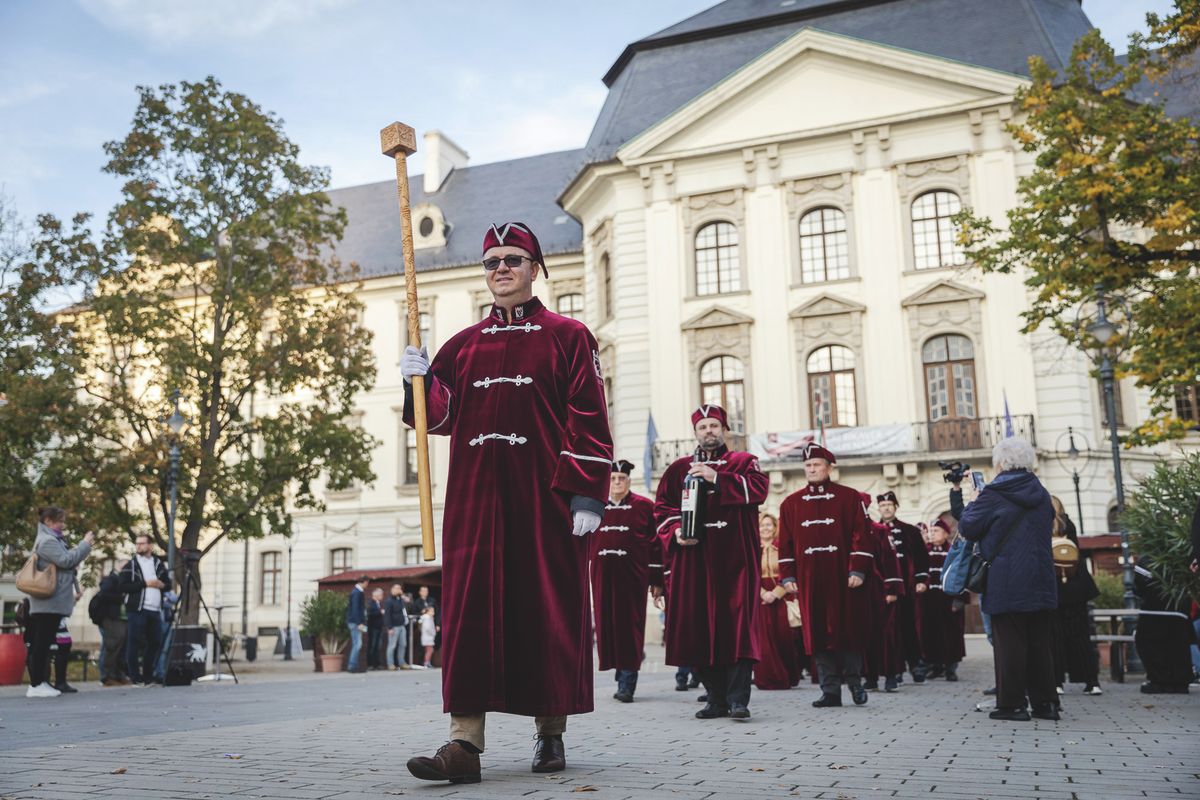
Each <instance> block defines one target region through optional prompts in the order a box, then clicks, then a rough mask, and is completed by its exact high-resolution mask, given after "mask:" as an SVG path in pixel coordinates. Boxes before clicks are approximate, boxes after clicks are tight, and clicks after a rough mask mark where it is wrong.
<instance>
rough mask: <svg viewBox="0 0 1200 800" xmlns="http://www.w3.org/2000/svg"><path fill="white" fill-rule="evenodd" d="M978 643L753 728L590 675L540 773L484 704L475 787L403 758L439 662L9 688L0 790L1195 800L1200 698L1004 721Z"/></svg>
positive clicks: (767, 710) (755, 707) (422, 726)
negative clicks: (31, 692)
mask: <svg viewBox="0 0 1200 800" xmlns="http://www.w3.org/2000/svg"><path fill="white" fill-rule="evenodd" d="M971 645H972V646H971V652H972V657H970V658H968V660H967V662H965V663H964V665H963V668H962V669H961V671H960V674H961V677H962V680H961V681H960V682H959V683H957V684H954V683H946V682H945V681H933V682H930V683H927V684H925V685H923V686H913V685H911V684H905V685H904V686H903V688H902V690H901V691H900V692H899V693H897V694H892V695H885V694H872V695H871V699H870V702H869V703H868V704H867V705H866V706H865V707H861V708H856V707H853V706H850V707H847V708H841V709H823V710H818V709H814V708H812V707H811V705H810V703H811V702H812V701H813V700H814V699H816V697H817V696H818V693H817V689H816V688H815V687H814V686H812V685H810V684H808V683H805V684H804V685H803V686H801V687H800V688H798V689H793V690H790V691H785V692H760V691H757V690H756V691H755V692H754V695H753V697H752V699H751V711H752V712H753V714H754V718H753V720H751V721H750V722H748V723H737V722H733V721H731V720H728V719H722V720H712V721H700V720H696V719H694V718H693V717H692V715H693V713H694V712H695V711H696V709H698V708H699V707H700V706H699V704H698V703H697V702H696V700H695V698H696V694H697V693H696V692H687V693H683V692H676V691H674V690H673V678H672V675H671V674H670V673H669V672H668V671H666V670H665V669H662V668H661V667H659V668H658V670H657V671H654V672H650V673H646V672H643V675H642V678H641V682H640V685H639V687H638V694H637V701H636V702H635V703H634V704H632V705H625V704H621V703H617V702H616V701H614V700H612V699H611V694H612V692H613V690H614V686H613V683H612V673H606V674H602V675H598V676H597V689H596V697H597V710H596V712H595V713H593V714H588V715H584V716H579V717H573V718H572V719H571V722H570V726H569V728H568V731H567V734H566V737H565V741H566V745H567V762H568V769H567V771H566V772H564V773H560V774H558V775H550V776H539V775H534V774H532V773H531V772H530V771H529V758H530V755H531V753H532V745H533V741H532V733H533V729H532V721H531V720H528V719H526V718H522V717H512V716H506V715H492V716H490V717H489V720H488V731H487V735H488V752H487V753H486V754H485V755H484V756H483V764H484V773H483V783H482V784H478V785H474V786H451V785H445V784H431V783H424V782H421V781H417V780H415V779H413V778H412V777H410V776H409V775H408V772H407V770H405V768H404V762H405V760H407V759H408V757H409V756H410V755H413V754H432V751H433V750H434V749H435V748H436V747H437V746H438V745H440V744H441V743H442V742H443V741H444V739H445V736H446V727H447V720H446V718H445V717H443V715H442V713H441V701H440V692H439V685H440V673H438V672H396V673H392V672H377V673H368V674H365V675H347V674H342V675H328V676H327V675H313V674H311V673H304V672H299V671H296V672H293V673H292V674H291V675H290V676H288V677H284V678H281V677H279V676H278V675H271V676H268V675H264V676H259V675H248V676H247V677H246V678H245V680H244V681H243V683H242V684H241V685H238V686H234V685H232V684H230V683H226V682H223V683H221V684H219V685H213V684H197V685H194V686H192V687H188V688H148V689H98V688H85V689H84V690H83V691H81V692H80V693H79V694H77V695H72V696H65V697H62V698H58V699H55V700H26V699H25V698H24V696H23V688H22V689H19V688H18V687H5V688H0V798H22V799H24V798H29V799H30V800H34V799H35V798H36V799H38V800H71V799H77V798H99V797H105V798H130V799H131V800H140V799H141V798H145V799H146V800H151V799H153V800H160V799H161V800H173V799H174V798H189V799H194V798H214V799H215V798H225V797H237V798H243V797H262V798H298V799H305V800H306V799H308V798H311V799H312V800H319V799H321V798H331V799H332V798H337V799H338V800H369V799H370V798H390V797H397V796H408V797H454V798H482V797H488V798H494V797H500V798H503V797H514V798H515V797H527V798H535V799H536V800H542V798H567V797H577V796H580V795H583V796H586V797H595V798H598V800H610V799H611V800H617V799H618V798H649V797H653V798H659V799H665V798H677V799H678V800H702V799H703V798H742V797H748V798H756V800H757V799H758V798H775V797H812V798H843V799H849V798H883V797H922V798H925V797H933V798H1001V799H1002V798H1022V800H1033V798H1048V799H1051V800H1076V799H1077V800H1094V799H1095V798H1121V799H1122V800H1125V799H1126V798H1138V797H1148V798H1168V797H1169V798H1184V797H1200V696H1198V695H1200V692H1198V693H1193V694H1192V695H1190V696H1187V697H1183V696H1150V695H1142V694H1139V693H1138V692H1137V685H1136V684H1135V683H1130V684H1125V685H1120V686H1118V685H1107V684H1106V685H1105V687H1104V688H1105V694H1104V695H1103V696H1102V697H1085V696H1082V695H1079V694H1078V691H1079V687H1069V688H1070V690H1071V691H1069V693H1068V694H1067V695H1066V696H1065V697H1064V706H1065V712H1066V713H1065V716H1064V719H1063V721H1062V722H1059V723H1057V724H1056V723H1050V722H1037V721H1035V722H1031V723H1013V722H993V721H992V720H989V719H988V718H987V715H986V713H981V712H977V711H976V710H975V704H976V703H977V702H979V701H980V700H982V699H983V698H982V696H981V695H980V690H981V689H982V688H984V687H985V686H987V685H989V684H990V682H991V680H990V679H991V660H990V654H989V653H988V652H987V650H986V644H985V643H981V642H972V643H971ZM655 649H657V648H655ZM657 657H658V658H659V659H660V660H661V653H659V654H657ZM303 668H304V667H303V665H301V666H300V667H299V669H303ZM93 687H94V685H93ZM846 700H847V702H849V697H848V696H847V698H846Z"/></svg>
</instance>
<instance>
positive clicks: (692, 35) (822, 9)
mask: <svg viewBox="0 0 1200 800" xmlns="http://www.w3.org/2000/svg"><path fill="white" fill-rule="evenodd" d="M734 1H735V0H725V3H730V2H734ZM899 1H900V0H828V2H825V3H823V4H821V5H818V6H809V7H804V8H794V9H789V10H784V11H780V12H779V13H777V14H767V15H764V16H761V17H749V18H746V19H741V20H738V21H736V22H726V23H721V24H717V25H713V26H712V27H708V28H700V29H697V30H694V31H683V32H681V33H677V34H672V35H670V36H663V37H661V38H655V37H656V36H658V34H659V33H662V31H667V30H670V29H671V28H675V27H678V26H679V25H681V24H683V23H684V22H687V20H689V19H695V18H696V17H699V16H701V15H703V14H706V13H708V12H709V11H712V10H713V9H714V8H718V7H719V6H722V5H724V4H725V3H717V4H716V5H713V6H709V7H708V8H706V9H704V10H703V11H700V12H698V13H696V14H693V15H692V16H690V17H688V18H687V19H684V20H681V21H680V22H677V23H675V24H674V25H669V26H667V27H666V28H663V29H662V31H658V32H656V33H652V34H650V35H649V36H646V37H643V38H641V39H638V40H637V41H635V42H633V43H631V44H628V45H626V46H625V49H624V50H622V51H621V54H620V55H619V56H617V60H616V61H614V62H613V65H612V66H611V67H609V68H608V71H607V72H605V73H604V78H603V81H604V85H605V86H607V87H609V88H610V89H611V88H612V85H613V83H615V82H616V80H617V78H618V77H620V75H621V73H622V72H623V71H624V69H625V67H626V66H628V64H629V62H630V61H631V60H632V59H633V57H634V55H636V54H637V53H638V52H640V51H643V50H656V49H658V48H660V47H670V46H672V45H677V44H683V43H685V42H695V41H701V40H703V39H715V38H718V37H721V36H728V35H730V34H734V33H743V32H745V31H752V30H757V29H759V28H769V27H772V26H775V25H782V24H785V23H788V22H795V21H800V20H803V19H806V18H810V17H824V16H827V15H829V14H835V13H841V12H844V11H853V10H854V9H857V8H867V7H870V6H880V5H887V4H889V3H895V2H899Z"/></svg>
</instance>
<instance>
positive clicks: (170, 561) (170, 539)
mask: <svg viewBox="0 0 1200 800" xmlns="http://www.w3.org/2000/svg"><path fill="white" fill-rule="evenodd" d="M171 402H172V404H173V405H174V411H173V413H172V414H171V416H170V417H169V418H168V419H167V429H168V430H170V431H171V449H170V451H169V461H168V467H167V490H168V492H169V493H170V503H171V504H170V507H169V509H168V511H167V571H168V572H169V573H170V576H171V586H170V587H169V588H170V589H174V588H175V514H176V511H177V510H178V507H179V437H180V436H182V435H183V430H184V428H186V427H187V418H186V417H184V416H183V414H180V413H179V390H178V389H176V390H175V391H173V392H171Z"/></svg>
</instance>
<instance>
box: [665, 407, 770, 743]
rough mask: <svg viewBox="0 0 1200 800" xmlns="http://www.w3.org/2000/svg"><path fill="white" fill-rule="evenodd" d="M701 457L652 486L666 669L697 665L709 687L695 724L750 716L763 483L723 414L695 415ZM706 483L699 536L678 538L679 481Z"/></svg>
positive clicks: (712, 410) (705, 410)
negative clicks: (664, 574) (663, 593)
mask: <svg viewBox="0 0 1200 800" xmlns="http://www.w3.org/2000/svg"><path fill="white" fill-rule="evenodd" d="M692 429H693V430H694V431H695V433H696V440H697V442H698V443H699V449H698V450H697V456H696V457H695V460H693V456H684V457H683V458H681V459H679V460H677V461H676V462H675V463H673V464H671V466H669V467H667V470H666V472H664V473H663V476H662V479H661V480H659V482H658V497H657V501H656V503H655V506H654V518H655V521H656V522H657V523H658V535H659V537H661V538H662V540H663V542H664V543H665V544H666V546H667V548H668V551H669V556H668V563H669V565H670V577H669V579H668V583H669V586H668V592H667V628H666V644H667V663H668V664H672V665H674V666H682V665H688V666H691V667H692V668H693V670H694V671H695V673H696V675H698V676H699V678H700V682H701V683H703V684H704V688H705V689H706V690H707V691H708V703H707V705H705V706H704V708H702V709H701V710H700V711H698V712H696V717H697V718H699V719H714V718H716V717H732V718H733V719H737V720H748V719H750V708H749V706H750V678H751V671H752V669H753V666H754V662H755V661H757V660H758V632H757V630H756V629H755V625H754V615H755V613H756V611H757V609H758V590H759V558H760V557H761V553H760V546H759V541H758V506H759V504H760V503H762V502H763V501H764V500H766V498H767V488H768V484H769V482H770V481H769V480H768V478H767V475H766V473H764V472H763V471H762V470H760V469H759V468H758V459H757V458H755V457H754V456H752V455H750V454H749V453H743V452H738V451H733V450H730V449H729V448H727V447H726V446H725V433H726V432H727V431H728V430H729V424H728V421H727V417H726V415H725V409H723V408H721V407H720V406H715V405H705V406H702V407H700V408H698V409H697V410H696V411H695V412H694V413H693V414H692ZM688 475H698V476H699V477H700V478H702V479H703V481H704V485H705V494H704V496H703V500H702V502H703V503H704V507H703V512H702V513H703V520H704V526H703V530H702V532H700V533H699V534H698V537H697V538H695V539H684V538H682V537H681V536H680V535H679V534H680V522H681V516H682V515H681V511H680V507H681V501H682V495H683V483H684V479H685V478H686V477H687V476H688Z"/></svg>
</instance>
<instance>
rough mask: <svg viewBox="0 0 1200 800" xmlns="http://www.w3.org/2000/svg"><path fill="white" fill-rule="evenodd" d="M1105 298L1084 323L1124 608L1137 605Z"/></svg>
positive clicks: (1113, 330) (1113, 329) (1112, 325)
mask: <svg viewBox="0 0 1200 800" xmlns="http://www.w3.org/2000/svg"><path fill="white" fill-rule="evenodd" d="M1107 312H1108V300H1107V298H1106V297H1105V296H1104V292H1103V290H1101V291H1100V292H1099V295H1098V297H1097V298H1096V321H1095V322H1093V323H1092V324H1091V325H1089V326H1088V332H1089V333H1091V334H1092V336H1093V337H1094V338H1095V339H1096V341H1097V342H1098V343H1099V344H1100V381H1101V383H1102V384H1103V385H1104V411H1105V415H1106V416H1107V417H1108V438H1109V444H1110V445H1111V447H1112V461H1113V482H1114V484H1115V487H1116V495H1117V520H1118V522H1117V528H1118V532H1119V533H1120V535H1121V565H1122V567H1123V570H1124V575H1125V597H1124V600H1125V608H1137V600H1136V598H1135V597H1134V594H1133V557H1132V555H1131V554H1130V552H1129V531H1128V530H1127V529H1126V527H1125V526H1124V525H1123V524H1121V522H1120V518H1121V514H1122V513H1124V511H1125V481H1124V479H1123V477H1122V475H1121V439H1120V436H1119V435H1118V434H1117V399H1116V393H1115V386H1114V383H1115V382H1114V378H1115V376H1116V371H1115V370H1114V369H1113V363H1112V355H1111V353H1110V352H1109V348H1108V343H1109V342H1110V341H1112V339H1113V337H1114V336H1116V335H1117V333H1118V331H1117V326H1116V324H1115V323H1114V322H1113V321H1112V320H1110V319H1109V318H1108V313H1107Z"/></svg>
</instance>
